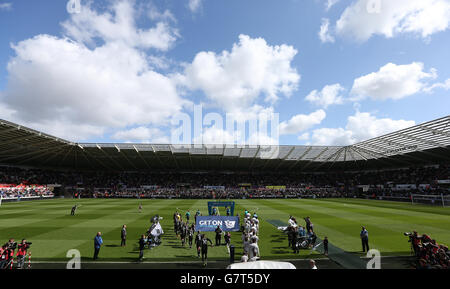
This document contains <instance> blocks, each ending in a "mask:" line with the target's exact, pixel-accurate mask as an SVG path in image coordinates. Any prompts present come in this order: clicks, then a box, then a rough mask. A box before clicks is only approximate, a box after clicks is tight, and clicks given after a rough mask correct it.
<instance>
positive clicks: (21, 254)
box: [16, 239, 31, 269]
mask: <svg viewBox="0 0 450 289" xmlns="http://www.w3.org/2000/svg"><path fill="white" fill-rule="evenodd" d="M30 246H31V243H30V242H27V240H26V239H23V240H22V243H20V244H19V245H18V250H17V255H16V256H17V268H18V269H22V268H23V265H24V264H25V257H26V256H27V251H28V249H29V248H30Z"/></svg>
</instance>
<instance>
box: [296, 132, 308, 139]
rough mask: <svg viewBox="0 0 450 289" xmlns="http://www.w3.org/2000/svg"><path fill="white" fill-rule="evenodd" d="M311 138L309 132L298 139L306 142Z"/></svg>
mask: <svg viewBox="0 0 450 289" xmlns="http://www.w3.org/2000/svg"><path fill="white" fill-rule="evenodd" d="M309 138H310V135H309V132H305V133H304V134H301V135H300V136H299V137H298V140H300V141H304V140H309Z"/></svg>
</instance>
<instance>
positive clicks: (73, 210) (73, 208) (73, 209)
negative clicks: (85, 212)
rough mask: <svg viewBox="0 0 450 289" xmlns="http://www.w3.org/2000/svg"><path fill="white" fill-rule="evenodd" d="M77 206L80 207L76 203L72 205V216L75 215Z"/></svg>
mask: <svg viewBox="0 0 450 289" xmlns="http://www.w3.org/2000/svg"><path fill="white" fill-rule="evenodd" d="M77 208H78V205H75V206H73V207H72V210H71V212H70V215H71V216H75V212H76V210H77Z"/></svg>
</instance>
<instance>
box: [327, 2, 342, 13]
mask: <svg viewBox="0 0 450 289" xmlns="http://www.w3.org/2000/svg"><path fill="white" fill-rule="evenodd" d="M339 1H340V0H327V3H326V4H325V6H326V10H327V11H328V10H330V9H331V7H333V6H334V5H336V4H337V3H338V2H339Z"/></svg>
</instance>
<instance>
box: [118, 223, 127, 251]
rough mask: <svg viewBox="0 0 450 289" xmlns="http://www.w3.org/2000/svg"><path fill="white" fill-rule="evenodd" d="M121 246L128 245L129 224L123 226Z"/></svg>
mask: <svg viewBox="0 0 450 289" xmlns="http://www.w3.org/2000/svg"><path fill="white" fill-rule="evenodd" d="M120 239H121V240H122V241H121V242H120V246H122V247H125V246H126V245H127V225H123V226H122V230H121V231H120Z"/></svg>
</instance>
